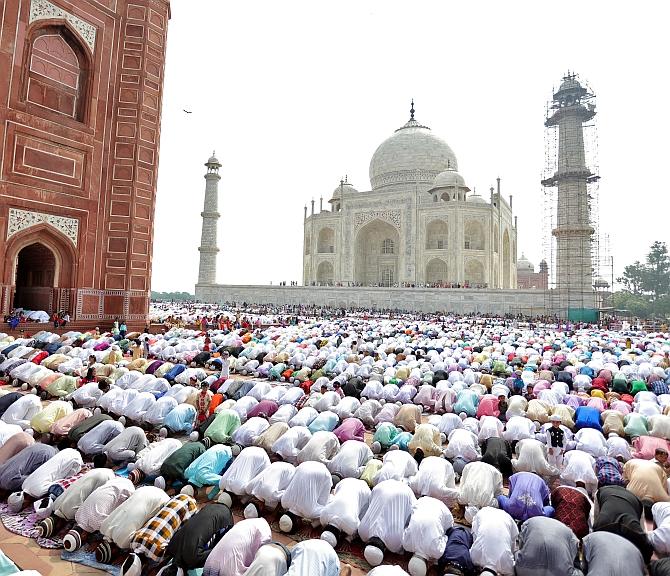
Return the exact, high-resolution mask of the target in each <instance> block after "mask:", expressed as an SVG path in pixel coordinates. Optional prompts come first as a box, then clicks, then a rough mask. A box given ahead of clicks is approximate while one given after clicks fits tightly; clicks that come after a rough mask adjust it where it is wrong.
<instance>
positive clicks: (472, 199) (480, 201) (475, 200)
mask: <svg viewBox="0 0 670 576" xmlns="http://www.w3.org/2000/svg"><path fill="white" fill-rule="evenodd" d="M467 201H468V202H472V203H473V204H488V202H487V201H486V200H485V199H484V198H482V197H481V195H479V194H477V193H474V194H472V195H471V196H468V200H467Z"/></svg>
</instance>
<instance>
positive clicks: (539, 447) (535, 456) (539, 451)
mask: <svg viewBox="0 0 670 576" xmlns="http://www.w3.org/2000/svg"><path fill="white" fill-rule="evenodd" d="M516 451H517V453H518V454H519V456H518V458H512V467H513V468H514V470H515V471H517V472H533V473H535V474H538V475H539V476H542V477H543V478H545V479H547V478H550V477H552V476H558V474H559V473H560V470H558V469H557V468H555V467H554V466H550V465H549V462H548V461H547V447H546V445H545V444H543V443H542V442H540V441H539V440H535V439H534V438H526V439H525V440H521V441H520V442H519V443H518V444H517V445H516Z"/></svg>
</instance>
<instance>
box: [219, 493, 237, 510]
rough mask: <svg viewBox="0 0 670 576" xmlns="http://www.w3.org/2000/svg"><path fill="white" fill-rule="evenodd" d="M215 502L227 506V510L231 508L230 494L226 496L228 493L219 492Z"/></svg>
mask: <svg viewBox="0 0 670 576" xmlns="http://www.w3.org/2000/svg"><path fill="white" fill-rule="evenodd" d="M217 501H218V502H220V503H221V504H223V505H224V506H228V508H232V506H233V499H232V497H231V496H230V494H228V492H221V493H220V494H219V497H218V498H217Z"/></svg>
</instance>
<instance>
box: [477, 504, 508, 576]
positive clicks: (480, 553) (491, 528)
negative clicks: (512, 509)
mask: <svg viewBox="0 0 670 576" xmlns="http://www.w3.org/2000/svg"><path fill="white" fill-rule="evenodd" d="M518 535H519V529H518V528H517V526H516V523H515V522H514V520H513V519H512V517H511V516H510V515H509V514H508V513H507V512H505V511H503V510H500V509H498V508H491V507H486V508H482V509H481V510H480V511H479V512H477V515H476V516H475V519H474V520H473V522H472V537H473V543H472V548H470V557H471V558H472V562H473V563H474V564H475V565H476V566H479V567H480V568H489V569H491V570H494V571H495V572H497V573H498V574H502V575H504V576H507V575H508V574H509V575H511V574H514V551H515V547H516V539H517V537H518Z"/></svg>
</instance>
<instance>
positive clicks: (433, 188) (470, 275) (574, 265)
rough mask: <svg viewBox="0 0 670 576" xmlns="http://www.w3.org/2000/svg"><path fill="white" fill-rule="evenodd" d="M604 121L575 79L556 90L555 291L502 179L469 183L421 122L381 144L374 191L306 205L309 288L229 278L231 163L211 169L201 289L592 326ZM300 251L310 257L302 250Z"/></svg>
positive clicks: (218, 296) (552, 183)
mask: <svg viewBox="0 0 670 576" xmlns="http://www.w3.org/2000/svg"><path fill="white" fill-rule="evenodd" d="M594 116H595V103H594V95H593V94H592V93H591V92H590V91H589V90H588V89H587V88H585V87H584V86H583V85H582V84H580V82H579V81H578V80H577V77H576V75H574V74H568V75H566V76H565V77H564V78H563V79H562V82H561V84H560V85H559V87H558V88H557V89H555V91H554V93H553V95H552V98H551V101H550V103H549V106H548V112H547V117H546V118H545V123H544V124H545V127H547V128H548V129H550V130H555V135H556V136H557V140H556V141H557V142H558V154H557V158H556V161H555V164H554V165H553V171H552V173H551V174H550V177H548V178H546V179H544V180H542V182H541V185H542V186H544V187H546V188H549V189H553V190H555V197H556V199H557V200H556V211H557V215H558V217H557V220H556V221H555V222H553V221H552V222H547V224H551V225H552V229H551V234H552V236H553V239H554V240H553V242H554V245H555V247H556V252H555V254H556V257H555V265H554V266H553V274H554V275H555V276H554V282H555V284H554V287H549V285H548V277H549V274H551V273H552V272H551V270H550V266H549V265H548V263H547V262H546V261H545V260H542V262H540V269H539V272H537V273H536V272H535V271H534V266H533V265H532V264H531V263H530V262H529V261H528V260H527V259H526V258H525V257H523V255H522V256H521V257H519V258H517V254H518V245H517V219H516V217H515V216H514V214H513V211H512V200H513V196H512V195H508V196H507V198H505V197H503V194H502V192H501V181H500V178H497V179H496V185H495V186H492V187H491V188H490V189H489V190H488V194H486V195H481V194H478V193H477V192H476V191H475V190H474V188H473V189H472V190H471V189H470V187H468V185H467V183H466V180H465V178H464V177H463V176H462V175H461V174H460V173H459V172H458V160H457V158H456V154H454V152H453V150H452V149H451V148H450V146H449V145H448V144H447V143H446V142H445V141H444V140H443V139H442V138H440V137H439V136H437V135H435V134H434V133H433V132H432V131H431V130H430V128H429V127H428V126H425V125H424V124H421V123H420V122H419V121H418V120H417V119H416V118H415V109H414V102H413V101H412V105H411V108H410V117H409V120H408V121H407V122H406V123H405V124H404V125H402V126H401V127H400V128H398V129H396V130H395V132H393V133H392V134H391V136H390V137H388V138H387V139H386V140H384V141H383V142H382V143H381V144H380V145H379V146H378V147H377V149H376V150H375V151H374V153H373V155H372V159H371V160H370V166H369V176H370V189H369V190H367V191H359V190H357V189H356V188H355V187H354V185H353V183H351V182H349V181H348V180H347V179H346V178H344V179H342V180H341V181H340V183H339V185H337V186H336V187H335V189H334V190H333V192H332V194H331V195H330V198H329V199H328V201H327V202H328V204H329V208H324V206H323V199H322V200H321V201H320V203H319V207H318V209H317V208H316V207H315V202H314V200H312V201H311V209H308V206H305V207H304V217H303V234H304V235H303V247H302V285H291V286H286V285H280V286H272V285H269V286H267V285H265V286H259V285H229V284H218V283H217V280H216V262H217V254H218V252H219V247H218V244H217V222H218V219H219V217H220V214H219V211H218V200H219V194H218V183H219V180H220V176H219V169H220V168H221V163H220V162H219V160H218V159H217V158H216V157H215V156H214V155H213V156H212V157H211V158H210V159H209V160H208V161H207V162H206V164H205V166H206V167H207V173H206V174H205V180H206V186H205V198H204V208H203V211H202V212H201V217H202V236H201V242H200V247H199V249H198V250H199V252H200V267H199V274H198V282H197V284H196V286H195V290H196V297H197V298H198V299H199V300H201V301H203V302H219V303H221V302H247V303H256V304H266V303H271V304H275V305H282V304H314V305H322V306H330V307H333V306H334V307H340V308H345V307H349V308H373V309H378V310H379V309H395V310H412V311H421V312H434V311H456V312H461V313H493V314H508V313H509V314H520V313H521V314H528V315H531V316H532V315H537V314H555V315H557V316H559V317H561V318H569V319H575V320H584V319H589V320H591V321H593V320H594V319H595V318H597V315H598V302H597V299H596V295H595V292H594V289H593V278H594V268H593V260H592V254H591V252H592V250H591V248H592V246H593V239H592V236H593V234H594V228H593V226H592V220H593V217H594V210H593V207H592V206H591V205H590V202H589V185H590V183H591V182H593V181H594V180H596V179H597V178H598V176H597V174H595V173H594V172H592V170H591V169H590V167H589V166H588V164H587V162H586V159H585V152H584V137H583V126H584V123H586V122H589V121H591V119H592V118H593V117H594ZM295 257H296V258H298V257H300V254H299V253H296V254H295Z"/></svg>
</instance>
